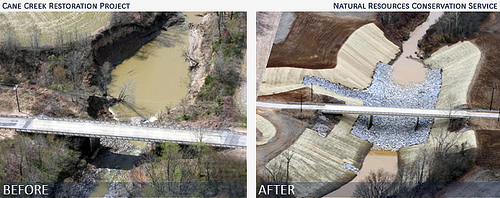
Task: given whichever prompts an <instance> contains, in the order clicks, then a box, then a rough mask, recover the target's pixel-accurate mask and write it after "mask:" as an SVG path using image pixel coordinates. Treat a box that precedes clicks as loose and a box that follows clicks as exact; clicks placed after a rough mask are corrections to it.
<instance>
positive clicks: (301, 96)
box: [300, 94, 303, 113]
mask: <svg viewBox="0 0 500 198" xmlns="http://www.w3.org/2000/svg"><path fill="white" fill-rule="evenodd" d="M302 97H303V96H302V94H300V113H302Z"/></svg>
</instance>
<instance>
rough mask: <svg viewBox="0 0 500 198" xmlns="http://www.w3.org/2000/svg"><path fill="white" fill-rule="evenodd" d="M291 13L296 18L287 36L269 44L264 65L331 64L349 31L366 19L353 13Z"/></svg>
mask: <svg viewBox="0 0 500 198" xmlns="http://www.w3.org/2000/svg"><path fill="white" fill-rule="evenodd" d="M294 14H295V17H296V19H295V21H294V22H293V24H292V27H291V29H290V33H289V34H288V37H287V38H286V39H285V40H284V41H283V42H280V43H278V44H274V45H273V48H272V50H271V56H270V57H269V62H268V64H267V66H268V67H297V68H312V69H327V68H334V67H335V65H336V64H337V53H338V51H339V50H340V47H342V45H343V44H344V42H345V41H346V40H347V38H348V37H349V35H351V34H352V33H353V32H354V31H355V30H357V29H358V28H360V27H361V26H363V25H365V24H367V23H369V22H370V21H369V20H365V19H360V18H353V17H341V16H334V15H330V16H324V15H323V16H321V15H318V14H315V13H294Z"/></svg>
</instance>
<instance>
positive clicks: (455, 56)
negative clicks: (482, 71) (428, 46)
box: [424, 41, 481, 108]
mask: <svg viewBox="0 0 500 198" xmlns="http://www.w3.org/2000/svg"><path fill="white" fill-rule="evenodd" d="M480 58H481V51H480V50H479V48H477V46H476V45H474V44H472V43H471V42H468V41H464V42H459V43H457V44H454V45H451V46H445V47H442V48H441V49H439V50H438V51H436V52H435V53H433V54H432V55H431V57H430V58H429V59H426V60H425V61H424V62H425V64H428V65H430V67H431V68H441V69H443V71H442V85H441V92H440V93H439V96H438V101H437V103H436V107H440V108H455V107H457V106H460V105H464V104H467V92H468V90H469V86H470V84H471V83H472V79H473V78H474V73H475V71H476V66H477V65H478V63H479V60H480ZM457 77H460V78H457Z"/></svg>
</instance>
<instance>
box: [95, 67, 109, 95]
mask: <svg viewBox="0 0 500 198" xmlns="http://www.w3.org/2000/svg"><path fill="white" fill-rule="evenodd" d="M100 70H101V73H100V74H99V80H98V81H99V82H98V83H99V88H101V90H102V91H103V92H104V94H105V95H107V93H108V83H110V81H111V71H112V67H111V63H109V62H105V63H104V64H103V65H102V66H101V68H100Z"/></svg>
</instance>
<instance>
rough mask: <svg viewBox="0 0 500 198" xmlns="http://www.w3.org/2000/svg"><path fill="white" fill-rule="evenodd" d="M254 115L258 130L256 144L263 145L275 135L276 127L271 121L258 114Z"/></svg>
mask: <svg viewBox="0 0 500 198" xmlns="http://www.w3.org/2000/svg"><path fill="white" fill-rule="evenodd" d="M256 116H257V117H256V120H257V121H256V122H257V123H256V125H257V130H258V131H259V132H260V134H259V135H258V136H257V145H263V144H266V143H267V142H268V141H269V140H271V138H273V137H274V136H275V135H276V127H274V125H273V123H271V122H269V120H266V119H265V118H264V117H262V116H260V115H259V114H257V115H256Z"/></svg>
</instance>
